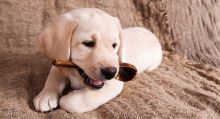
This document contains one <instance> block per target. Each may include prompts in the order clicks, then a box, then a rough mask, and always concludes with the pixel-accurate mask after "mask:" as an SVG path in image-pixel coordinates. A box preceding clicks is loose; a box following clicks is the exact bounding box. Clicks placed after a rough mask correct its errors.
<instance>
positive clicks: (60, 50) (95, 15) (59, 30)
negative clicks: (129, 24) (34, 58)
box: [34, 8, 162, 113]
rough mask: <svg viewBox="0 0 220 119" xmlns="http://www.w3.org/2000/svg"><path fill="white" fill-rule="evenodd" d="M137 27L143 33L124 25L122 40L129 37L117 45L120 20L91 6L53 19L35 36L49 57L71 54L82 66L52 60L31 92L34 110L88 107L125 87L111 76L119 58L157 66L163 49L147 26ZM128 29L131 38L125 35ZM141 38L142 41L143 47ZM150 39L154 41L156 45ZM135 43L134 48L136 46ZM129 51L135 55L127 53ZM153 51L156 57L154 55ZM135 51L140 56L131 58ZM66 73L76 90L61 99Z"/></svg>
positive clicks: (141, 65)
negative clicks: (65, 65) (37, 89)
mask: <svg viewBox="0 0 220 119" xmlns="http://www.w3.org/2000/svg"><path fill="white" fill-rule="evenodd" d="M137 30H140V32H142V33H141V35H142V36H140V34H139V31H136V30H129V29H128V30H124V31H123V33H122V36H121V37H122V43H124V42H127V41H128V42H130V43H125V44H124V45H121V44H120V33H121V25H120V22H119V20H118V19H117V18H115V17H112V16H110V15H109V14H107V13H105V12H104V11H101V10H99V9H95V8H81V9H76V10H73V11H71V12H69V13H66V14H63V15H61V16H59V17H58V18H57V19H56V20H54V21H53V22H51V23H50V24H49V25H48V26H47V27H46V28H45V30H44V31H43V32H42V34H41V36H40V38H39V42H40V46H41V50H42V52H43V53H44V54H46V55H47V56H48V58H49V59H50V60H51V61H53V60H55V59H61V60H69V59H70V60H71V61H72V62H74V63H75V64H77V65H78V66H79V67H80V68H81V69H82V70H83V71H78V70H76V69H71V68H62V67H56V66H52V67H51V71H50V73H49V76H48V78H47V81H46V84H45V86H44V88H43V90H42V91H41V92H40V93H39V94H38V96H36V97H35V98H34V106H35V108H36V110H38V111H41V112H46V111H50V110H52V109H54V108H56V107H57V106H58V103H59V105H60V107H61V108H62V109H64V110H66V111H68V112H71V113H73V112H87V111H91V110H93V109H96V108H97V107H99V106H100V105H102V104H104V103H106V102H108V101H109V100H111V99H113V98H114V97H116V96H117V95H118V94H120V92H121V91H122V89H123V82H121V81H118V80H116V79H114V77H115V76H116V75H117V73H118V70H119V60H120V59H121V60H122V61H123V62H131V63H133V64H134V65H136V66H137V68H138V70H140V71H143V70H145V69H153V68H155V67H157V66H158V65H159V64H160V61H161V54H162V51H161V47H160V44H159V42H158V40H157V39H156V38H155V36H154V35H152V33H150V32H149V31H146V30H145V29H137ZM133 31H134V33H133ZM129 32H132V34H133V35H134V36H132V38H134V39H130V37H127V36H126V34H127V35H128V34H130V33H129ZM123 34H124V35H123ZM148 35H150V36H148ZM130 36H131V34H130ZM145 38H149V39H150V40H149V39H145ZM136 39H138V40H136ZM141 40H143V41H141ZM144 40H145V41H144ZM139 43H144V44H146V45H145V46H146V47H143V46H144V45H143V44H139ZM132 44H133V45H132ZM148 44H149V45H148ZM150 44H152V45H153V46H154V44H157V45H155V47H156V48H154V47H153V46H152V45H150ZM120 46H121V47H120ZM131 46H132V47H131ZM139 46H141V47H139ZM148 46H150V47H149V48H148ZM119 47H120V51H119ZM134 47H138V49H136V50H134V49H135V48H134ZM152 48H153V49H152ZM151 50H152V51H153V52H151ZM130 52H131V53H136V55H137V56H136V55H135V54H133V55H130V54H129V53H130ZM137 52H138V54H137ZM157 53H158V55H160V57H159V56H156V57H155V54H157ZM118 54H120V55H118ZM138 55H141V56H138ZM133 56H135V57H139V58H137V60H135V59H134V58H133ZM131 57H132V58H131ZM154 57H155V58H154ZM129 58H130V59H129ZM142 58H143V59H142ZM148 59H149V60H148ZM155 60H157V62H155ZM139 61H140V62H139ZM152 61H153V62H152ZM149 64H151V65H149ZM82 75H83V77H84V78H82V77H81V76H82ZM66 78H68V79H69V80H70V82H71V86H72V87H73V89H75V90H74V91H73V92H71V93H69V94H67V95H65V96H62V97H61V98H60V99H59V96H60V95H61V94H62V91H63V89H64V87H65V85H66V83H67V81H66Z"/></svg>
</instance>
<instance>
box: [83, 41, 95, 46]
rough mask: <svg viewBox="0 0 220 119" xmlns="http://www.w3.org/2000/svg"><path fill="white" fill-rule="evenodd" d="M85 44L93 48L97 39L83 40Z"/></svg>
mask: <svg viewBox="0 0 220 119" xmlns="http://www.w3.org/2000/svg"><path fill="white" fill-rule="evenodd" d="M82 44H83V45H85V46H86V47H90V48H93V47H94V46H95V41H90V40H89V41H83V42H82Z"/></svg>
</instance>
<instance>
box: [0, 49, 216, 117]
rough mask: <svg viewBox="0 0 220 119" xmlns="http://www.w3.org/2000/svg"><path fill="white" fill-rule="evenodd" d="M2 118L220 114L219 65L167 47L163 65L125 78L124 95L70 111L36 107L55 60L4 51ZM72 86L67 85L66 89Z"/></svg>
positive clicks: (0, 97)
mask: <svg viewBox="0 0 220 119" xmlns="http://www.w3.org/2000/svg"><path fill="white" fill-rule="evenodd" d="M0 57H1V58H0V66H1V68H0V79H1V80H0V119H41V118H53V119H64V118H65V119H76V118H78V119H81V118H82V119H85V118H87V119H90V118H94V119H96V118H104V119H112V118H120V119H128V118H130V119H142V118H164V119H167V118H175V119H177V118H181V119H183V118H195V119H202V118H209V119H211V118H212V119H217V118H220V116H219V112H220V86H219V85H220V80H219V79H220V70H217V69H214V68H211V67H209V66H207V65H201V64H196V63H192V62H188V61H187V60H184V58H182V57H179V56H178V55H175V54H170V53H167V52H165V53H164V59H163V63H162V65H161V66H160V67H159V68H158V69H157V70H155V71H153V72H151V73H147V72H144V73H141V74H139V75H137V76H136V78H135V79H134V80H133V81H131V82H128V83H126V85H125V88H124V90H123V92H122V94H121V95H119V96H118V97H116V98H114V99H113V100H111V101H110V102H108V103H107V104H105V105H103V106H101V107H100V108H98V109H97V110H94V111H91V112H88V113H83V114H78V113H73V114H69V113H67V112H65V111H63V110H61V109H60V108H57V109H56V110H54V111H51V112H48V113H39V112H36V111H35V110H34V107H33V104H32V100H33V97H34V96H36V95H37V94H38V93H39V91H40V90H41V89H42V88H43V85H44V83H45V80H46V76H47V74H48V72H49V68H50V62H48V61H47V60H45V59H44V58H43V57H40V56H29V55H16V54H5V53H1V55H0ZM67 90H68V89H67Z"/></svg>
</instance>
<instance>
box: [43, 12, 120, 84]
mask: <svg viewBox="0 0 220 119" xmlns="http://www.w3.org/2000/svg"><path fill="white" fill-rule="evenodd" d="M120 30H121V25H120V22H119V20H118V19H117V18H115V17H112V16H110V15H108V14H107V13H105V12H103V11H101V10H97V9H79V10H74V11H73V12H71V13H66V14H64V15H61V16H60V17H59V18H57V19H56V20H55V21H53V22H52V23H51V24H49V25H48V27H47V28H46V29H45V30H44V32H43V33H42V35H41V37H40V44H41V47H42V48H41V49H42V51H43V52H44V54H46V55H47V56H48V57H49V59H51V60H54V59H61V60H68V59H71V60H72V62H74V63H75V64H76V65H78V66H79V67H80V68H81V69H82V70H81V71H79V73H81V74H80V75H81V77H83V78H80V79H79V80H80V81H81V82H83V83H84V84H86V85H88V86H90V87H93V88H101V87H102V86H103V85H104V81H105V80H110V79H113V78H114V77H115V76H116V75H117V73H118V70H119V62H118V60H119V59H118V55H117V52H118V50H119V46H120V39H119V34H120ZM72 70H74V69H72Z"/></svg>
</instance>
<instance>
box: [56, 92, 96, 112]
mask: <svg viewBox="0 0 220 119" xmlns="http://www.w3.org/2000/svg"><path fill="white" fill-rule="evenodd" d="M59 104H60V107H61V108H62V109H64V110H65V111H67V112H70V113H74V112H78V113H83V112H88V111H91V110H93V109H95V108H97V107H98V105H97V106H94V104H92V103H91V102H90V101H89V100H88V99H87V96H85V95H84V91H83V90H76V91H74V92H71V93H69V94H68V95H65V96H63V97H61V99H60V101H59Z"/></svg>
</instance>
